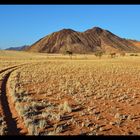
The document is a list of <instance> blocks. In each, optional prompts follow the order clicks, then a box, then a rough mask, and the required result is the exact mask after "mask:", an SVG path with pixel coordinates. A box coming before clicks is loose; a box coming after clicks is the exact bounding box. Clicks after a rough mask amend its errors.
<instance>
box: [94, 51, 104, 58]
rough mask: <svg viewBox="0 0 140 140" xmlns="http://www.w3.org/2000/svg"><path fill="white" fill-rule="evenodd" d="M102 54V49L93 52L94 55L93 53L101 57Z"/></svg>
mask: <svg viewBox="0 0 140 140" xmlns="http://www.w3.org/2000/svg"><path fill="white" fill-rule="evenodd" d="M103 54H104V52H103V51H96V52H95V53H94V55H95V56H96V57H99V58H101V57H102V55H103Z"/></svg>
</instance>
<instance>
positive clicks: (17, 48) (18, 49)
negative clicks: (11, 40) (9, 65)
mask: <svg viewBox="0 0 140 140" xmlns="http://www.w3.org/2000/svg"><path fill="white" fill-rule="evenodd" d="M28 47H29V45H24V46H20V47H10V48H6V49H5V50H15V51H24V50H26V49H27V48H28Z"/></svg>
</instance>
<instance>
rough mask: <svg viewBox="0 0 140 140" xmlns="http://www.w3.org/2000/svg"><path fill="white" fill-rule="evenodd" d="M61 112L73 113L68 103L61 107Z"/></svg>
mask: <svg viewBox="0 0 140 140" xmlns="http://www.w3.org/2000/svg"><path fill="white" fill-rule="evenodd" d="M59 110H62V111H64V112H69V113H70V112H72V108H71V107H70V105H69V104H68V102H67V101H65V102H64V103H63V104H60V105H59Z"/></svg>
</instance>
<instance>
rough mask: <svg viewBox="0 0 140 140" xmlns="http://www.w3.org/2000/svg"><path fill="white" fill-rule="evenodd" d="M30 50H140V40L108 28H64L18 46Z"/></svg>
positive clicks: (53, 51)
mask: <svg viewBox="0 0 140 140" xmlns="http://www.w3.org/2000/svg"><path fill="white" fill-rule="evenodd" d="M18 49H19V50H25V51H29V52H43V53H45V52H46V53H64V52H66V51H72V52H73V53H92V52H95V51H97V50H102V51H104V52H120V51H125V52H140V41H136V40H130V39H124V38H121V37H119V36H117V35H115V34H113V33H111V32H110V31H108V30H104V29H101V28H99V27H94V28H92V29H89V30H86V31H84V32H78V31H74V30H72V29H62V30H60V31H58V32H54V33H52V34H49V35H47V36H45V37H43V38H41V39H39V40H38V41H37V42H35V43H34V44H32V45H31V46H27V47H25V48H21V49H20V48H18Z"/></svg>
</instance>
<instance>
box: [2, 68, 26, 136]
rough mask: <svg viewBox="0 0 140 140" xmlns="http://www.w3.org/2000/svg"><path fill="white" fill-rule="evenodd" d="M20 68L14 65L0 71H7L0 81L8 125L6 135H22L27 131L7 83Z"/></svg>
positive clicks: (3, 108)
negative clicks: (11, 75)
mask: <svg viewBox="0 0 140 140" xmlns="http://www.w3.org/2000/svg"><path fill="white" fill-rule="evenodd" d="M18 68H20V67H19V66H13V67H9V68H6V69H4V70H1V71H0V74H2V73H3V72H5V75H4V77H3V79H2V82H1V83H0V87H1V98H0V100H1V107H2V114H3V115H4V120H5V121H6V125H7V134H6V135H22V134H24V135H25V134H26V133H27V131H26V130H22V129H24V126H23V120H22V118H21V117H19V116H18V113H17V111H16V109H15V107H14V103H13V101H12V100H11V96H10V95H9V92H8V85H7V81H8V78H9V77H10V74H11V73H12V72H13V71H14V70H16V69H18Z"/></svg>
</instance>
